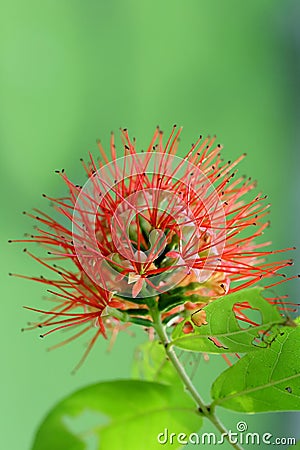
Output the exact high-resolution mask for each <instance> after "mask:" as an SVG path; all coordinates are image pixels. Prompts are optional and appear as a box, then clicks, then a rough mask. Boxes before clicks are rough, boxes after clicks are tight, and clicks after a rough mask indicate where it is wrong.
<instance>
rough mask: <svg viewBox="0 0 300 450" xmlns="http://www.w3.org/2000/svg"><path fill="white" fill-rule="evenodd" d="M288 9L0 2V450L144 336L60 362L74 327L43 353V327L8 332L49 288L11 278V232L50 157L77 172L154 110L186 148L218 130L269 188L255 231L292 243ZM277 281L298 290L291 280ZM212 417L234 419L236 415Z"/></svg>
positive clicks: (49, 171)
mask: <svg viewBox="0 0 300 450" xmlns="http://www.w3.org/2000/svg"><path fill="white" fill-rule="evenodd" d="M299 20H300V11H299V3H298V1H297V0H294V1H290V0H285V1H278V0H252V1H251V2H241V1H239V0H226V1H224V0H210V1H207V0H206V1H203V0H186V1H182V0H181V1H179V0H172V1H170V0H164V1H161V0H152V1H148V0H144V1H139V0H129V1H122V0H111V1H109V2H108V1H104V0H102V1H101V0H87V1H82V0H81V1H80V0H44V1H42V2H40V1H37V0H27V1H26V2H25V1H23V0H10V1H7V0H2V1H1V13H0V45H1V73H0V98H1V107H0V148H1V165H0V182H1V204H2V207H1V211H2V214H1V246H2V247H3V251H2V252H1V255H2V256H1V259H0V263H1V267H2V270H1V277H2V280H1V291H2V292H1V328H0V332H1V370H0V386H1V419H0V429H1V433H0V442H1V448H3V449H7V450H29V449H30V444H31V441H32V438H33V435H34V432H35V429H36V427H37V426H38V424H39V422H40V421H41V419H42V417H43V416H44V415H45V414H46V413H47V411H48V410H49V409H50V408H51V407H52V406H53V405H54V404H55V403H56V402H57V401H58V400H60V399H62V398H63V397H64V396H66V395H67V394H69V393H71V392H72V391H73V390H75V389H77V388H79V387H82V386H84V385H86V384H88V383H91V382H96V381H98V380H108V379H114V378H123V377H127V376H129V375H130V366H131V362H132V354H133V349H134V347H135V346H136V344H137V343H138V342H141V341H142V340H143V339H144V336H143V334H142V333H140V332H138V331H137V330H135V329H134V328H132V332H133V333H134V334H135V337H134V336H131V335H129V334H123V335H122V336H119V338H118V340H117V342H116V344H115V347H114V349H113V351H112V352H110V353H107V351H106V348H107V343H106V342H102V341H101V342H100V341H99V342H98V344H97V346H96V348H95V349H94V350H93V353H92V355H91V356H90V357H89V359H88V360H87V362H86V363H85V364H84V366H83V367H82V368H81V370H80V371H79V372H78V373H77V375H76V376H72V375H71V374H70V372H71V369H72V368H73V367H74V365H75V364H76V362H77V361H78V359H79V357H80V355H81V354H82V352H83V350H84V344H85V341H84V340H83V341H80V342H76V343H73V344H72V345H70V346H66V347H64V348H62V349H59V350H57V351H55V352H49V353H47V352H46V348H47V347H48V346H49V345H51V344H52V343H53V340H52V337H51V336H49V340H48V339H47V340H39V339H38V332H35V331H34V332H28V333H21V332H20V329H21V328H22V327H23V326H24V325H26V322H27V321H30V320H32V318H33V317H32V314H33V313H30V312H28V311H26V310H23V309H22V306H23V305H31V306H36V307H39V306H41V302H42V300H41V298H42V296H43V295H44V294H45V290H44V288H43V286H42V285H38V284H34V283H31V282H29V281H28V282H26V281H25V280H20V279H12V278H10V277H8V276H7V273H8V272H17V273H26V274H29V275H34V274H38V275H39V274H40V272H41V268H40V267H39V266H38V265H37V264H36V263H34V261H32V260H30V258H29V257H28V256H27V255H25V254H23V253H22V248H23V246H22V245H17V244H15V245H10V246H9V245H8V244H7V243H6V242H7V239H11V238H22V236H23V235H24V233H25V232H31V230H32V226H33V223H32V222H31V221H30V219H28V218H26V217H25V216H23V215H22V214H21V212H22V211H23V210H27V211H28V210H30V209H31V208H33V207H39V208H42V209H47V208H48V205H47V201H45V199H43V198H42V197H41V194H42V193H44V192H45V193H47V194H48V195H53V196H55V195H58V196H60V195H62V194H63V193H64V192H65V191H64V186H63V184H62V182H61V181H60V179H59V178H58V177H57V175H55V174H54V170H55V169H61V168H65V170H66V171H67V173H68V175H69V176H70V177H71V178H72V179H74V180H77V179H78V180H79V181H82V180H83V173H82V169H81V165H80V162H79V158H80V157H84V156H85V155H87V152H88V151H92V152H93V153H94V154H96V153H97V149H96V143H95V140H96V138H101V139H102V141H103V143H104V145H105V144H106V145H107V144H108V142H109V134H110V131H111V130H115V131H118V129H119V127H121V126H122V127H127V128H128V129H129V130H130V133H131V136H136V138H137V143H138V146H140V148H143V146H145V145H146V144H147V143H148V141H149V139H150V137H151V135H152V133H153V131H154V128H155V126H156V125H157V124H159V125H160V126H161V127H162V128H163V129H164V130H165V131H166V132H167V131H169V130H170V129H171V126H172V125H173V123H177V124H178V125H183V126H184V132H183V136H182V143H181V144H182V147H181V150H182V152H184V150H185V148H187V147H189V146H190V144H191V142H193V141H194V139H195V138H196V136H198V134H199V133H203V134H215V133H216V134H217V135H218V138H219V141H220V142H221V143H222V144H224V145H225V151H224V153H225V158H227V159H233V158H234V157H237V156H238V155H240V154H241V153H243V152H245V151H246V152H247V153H248V157H247V158H246V161H245V162H243V164H242V165H241V169H240V170H241V171H242V173H245V174H247V175H251V176H252V177H253V178H255V179H257V180H259V185H258V186H259V190H261V191H262V192H264V193H267V194H268V195H269V200H270V202H271V203H272V215H271V219H272V224H271V227H270V228H269V229H268V231H267V239H271V240H272V241H273V245H274V248H284V247H288V246H291V245H295V244H296V243H297V241H298V244H299V225H300V224H299V194H300V192H299V167H300V164H299V162H300V161H299V159H300V157H299V141H300V136H299V125H298V124H299V119H300V108H299V92H300V90H299V75H300V64H299V61H300V58H299V52H300V32H299V28H298V24H299ZM289 256H291V255H289ZM294 256H295V259H296V264H298V270H299V253H297V252H295V255H294ZM296 271H297V268H296ZM278 291H279V292H287V291H288V293H289V294H290V296H291V298H292V299H293V300H294V301H297V299H299V283H298V284H297V282H296V281H292V282H290V283H289V284H288V285H285V286H284V287H283V288H281V290H280V289H279V290H278ZM53 339H54V340H55V338H53ZM221 365H222V363H221V362H220V366H221ZM202 370H203V371H204V376H203V375H202V373H201V371H199V372H198V373H197V377H199V380H198V382H202V381H201V377H202V376H203V379H210V378H211V377H212V375H211V372H212V371H211V370H210V368H209V365H206V366H205V368H204V369H202ZM261 370H263V368H261ZM222 417H223V420H224V422H225V423H226V425H228V426H230V424H232V428H233V429H234V424H236V422H237V421H238V420H242V419H245V417H241V415H239V416H237V415H236V414H233V413H232V414H231V413H229V412H226V411H224V412H223V413H222ZM297 418H298V421H299V416H297V413H292V414H264V415H259V416H256V417H253V416H250V417H247V418H246V421H247V422H248V424H249V430H251V431H258V430H263V431H270V430H271V432H272V430H273V431H274V433H276V435H277V436H297V433H299V427H298V429H297V427H296V424H297ZM208 429H209V428H208V427H206V430H208ZM298 438H299V435H298ZM140 439H141V442H142V444H141V449H144V448H145V449H146V448H147V444H146V442H147V439H149V436H148V437H146V440H145V446H144V444H143V439H145V437H143V436H141V437H140ZM223 448H225V446H223ZM262 448H263V447H262ZM277 448H281V447H280V446H279V447H277ZM282 448H284V447H282ZM41 450H42V449H41ZM66 450H67V449H66Z"/></svg>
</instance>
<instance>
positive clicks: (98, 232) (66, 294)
mask: <svg viewBox="0 0 300 450" xmlns="http://www.w3.org/2000/svg"><path fill="white" fill-rule="evenodd" d="M180 132H181V129H179V130H178V131H176V127H175V126H174V128H173V131H172V133H171V135H170V137H169V138H168V140H167V142H166V143H163V133H162V132H161V131H160V130H159V129H157V130H156V131H155V133H154V136H153V138H152V140H151V142H150V145H149V147H148V149H147V150H146V151H145V152H141V153H137V151H136V149H135V142H134V141H133V142H132V141H131V140H130V139H129V136H128V132H127V130H126V129H125V130H122V139H123V144H124V155H123V157H122V158H119V159H118V158H117V155H116V149H115V144H114V136H113V135H112V137H111V145H110V151H111V157H110V159H111V161H109V159H108V157H107V156H106V153H105V151H104V150H103V148H102V146H101V144H100V142H99V143H98V146H99V150H100V154H101V158H102V161H101V162H100V163H99V165H98V167H97V165H96V163H95V161H94V159H93V157H92V156H91V155H90V161H89V163H88V164H85V163H84V162H83V161H82V163H83V166H84V169H85V171H86V173H87V175H88V182H87V183H86V184H85V186H84V187H82V186H79V185H76V184H74V183H73V182H72V181H70V180H69V179H68V177H67V176H66V174H65V173H64V171H63V170H62V171H61V172H59V174H60V176H61V178H62V179H63V181H64V183H65V184H66V185H67V188H68V191H69V192H68V195H67V196H66V197H63V198H58V199H55V198H50V197H48V196H46V195H44V197H46V198H48V199H49V200H51V202H52V204H53V206H54V208H55V210H56V211H57V212H58V213H59V214H60V215H61V217H62V219H63V220H62V221H58V220H56V219H54V218H52V217H51V216H49V215H48V214H45V213H43V212H41V211H36V212H37V215H35V214H28V215H29V216H30V217H32V218H34V219H35V220H36V221H37V222H38V225H37V227H36V234H34V235H32V236H31V237H30V239H26V240H22V241H21V242H36V243H39V244H42V245H43V246H47V247H48V250H49V251H48V256H47V257H46V258H44V259H41V258H38V257H36V256H34V255H32V254H31V253H29V252H27V253H28V254H29V255H30V256H32V257H33V258H34V259H36V260H37V261H38V262H39V263H40V264H42V265H44V266H45V267H47V268H48V269H49V270H50V271H52V273H53V274H54V277H53V278H52V277H50V276H49V277H47V278H44V277H40V278H37V277H24V278H31V279H33V280H35V281H39V282H41V283H44V284H46V285H47V286H48V287H49V289H48V292H50V293H51V294H53V295H54V298H55V300H56V301H57V306H56V307H55V308H52V309H51V310H50V311H42V310H40V309H34V311H38V312H40V313H43V314H45V319H44V320H43V321H41V322H37V323H35V324H34V325H33V327H40V328H45V327H51V329H50V331H48V332H46V333H44V334H43V335H42V336H46V335H47V334H50V333H52V332H53V331H55V330H58V329H63V328H73V327H74V328H75V327H80V328H79V329H78V331H77V332H76V333H75V334H74V335H73V336H72V337H70V338H69V339H67V340H66V341H64V342H63V343H66V342H69V341H71V340H73V339H75V338H76V337H78V336H80V335H83V334H84V333H85V332H87V331H88V330H90V329H92V328H94V327H96V331H95V334H94V337H93V338H92V340H91V341H90V344H89V347H88V349H87V351H86V354H87V353H88V352H89V350H90V349H91V347H92V346H93V344H94V343H95V341H96V339H97V337H98V336H99V335H100V334H102V335H103V336H106V329H111V330H116V329H118V328H120V327H124V326H126V325H124V324H123V325H122V322H120V321H119V320H118V318H121V316H120V314H121V315H122V314H123V312H126V313H127V317H128V318H129V319H130V320H131V321H135V322H137V323H141V324H144V325H147V321H149V320H150V319H149V317H148V316H147V306H146V304H147V300H146V298H149V297H153V298H158V296H159V295H160V294H162V293H164V292H166V291H170V290H171V289H173V288H174V287H176V286H178V285H179V286H185V287H186V290H185V294H184V296H183V297H182V306H180V307H178V306H177V309H176V310H173V311H171V312H168V314H173V313H174V311H175V312H176V311H177V312H178V314H179V315H180V311H181V310H182V309H183V308H184V303H185V302H186V301H187V300H188V296H189V294H191V293H192V294H193V295H199V296H201V297H207V298H211V297H219V296H222V295H225V294H227V293H231V292H235V291H237V290H239V289H243V288H246V287H248V286H250V285H252V284H254V283H257V282H258V281H260V280H262V279H263V278H269V277H274V276H277V277H280V281H278V283H280V282H281V278H282V277H284V275H283V274H281V273H279V272H278V271H279V270H280V269H282V268H283V267H285V266H287V265H289V264H291V260H283V261H279V262H265V257H266V255H268V254H269V253H272V254H274V253H276V252H274V251H265V250H263V248H264V247H265V246H267V245H269V244H270V243H269V242H266V243H259V244H257V243H255V240H256V238H258V237H259V236H261V235H262V234H263V232H264V230H265V228H266V227H267V226H268V222H265V223H264V222H263V219H264V217H265V216H266V214H267V212H268V211H267V210H268V208H269V205H265V204H264V200H265V197H262V196H260V195H259V196H256V197H255V198H254V199H253V200H251V201H250V202H248V203H244V202H243V200H242V199H243V196H245V194H247V193H248V192H249V191H251V190H252V189H253V188H254V187H255V183H254V182H252V181H251V180H250V179H245V178H244V177H236V170H235V167H236V165H237V164H238V163H239V162H240V161H241V159H243V158H244V156H245V155H242V156H241V157H240V158H239V159H237V160H236V161H234V162H231V161H228V162H225V163H224V162H223V160H222V159H221V156H220V151H221V146H220V145H215V138H206V139H203V138H202V137H201V136H200V138H199V139H198V140H197V142H196V143H195V144H194V145H192V147H191V149H190V150H189V151H188V152H187V154H186V156H185V157H184V158H179V157H178V156H176V151H177V145H178V138H179V134H180ZM66 222H68V223H69V224H68V225H66ZM72 227H73V228H72ZM287 250H289V249H287ZM57 260H59V261H61V263H59V264H57V262H55V263H54V261H57ZM68 260H69V262H71V263H72V268H69V266H70V265H69V264H68V265H65V266H64V263H65V262H66V261H68ZM61 264H62V265H61ZM274 284H277V283H276V282H275V283H274V282H273V284H272V285H274ZM190 304H191V303H190ZM190 304H189V305H190ZM189 307H190V306H187V308H189ZM29 309H33V308H29ZM113 311H114V312H113ZM112 312H113V313H112ZM179 320H180V317H179ZM199 320H200V321H203V323H204V322H205V317H204V316H203V317H202V316H201V317H200V316H199ZM245 320H246V319H245ZM86 354H85V355H86Z"/></svg>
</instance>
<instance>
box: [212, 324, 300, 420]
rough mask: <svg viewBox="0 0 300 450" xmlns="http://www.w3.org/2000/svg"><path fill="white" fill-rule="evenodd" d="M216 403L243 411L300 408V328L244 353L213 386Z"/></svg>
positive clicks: (288, 329) (286, 332)
mask: <svg viewBox="0 0 300 450" xmlns="http://www.w3.org/2000/svg"><path fill="white" fill-rule="evenodd" d="M212 397H213V399H214V402H213V404H214V405H220V406H223V407H224V408H228V409H233V410H235V411H242V412H263V411H289V410H299V409H300V327H299V326H297V327H296V328H288V327H286V328H285V329H284V331H282V333H280V335H278V336H277V337H276V339H275V341H274V342H272V344H271V345H270V347H269V348H266V349H261V350H259V351H257V352H252V353H249V354H247V355H246V356H244V357H243V358H242V359H240V361H238V362H237V363H236V364H235V365H234V366H232V367H230V368H229V369H227V370H225V372H223V373H222V374H221V375H220V376H219V377H218V378H217V380H216V381H215V382H214V384H213V386H212Z"/></svg>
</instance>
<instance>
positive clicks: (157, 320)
mask: <svg viewBox="0 0 300 450" xmlns="http://www.w3.org/2000/svg"><path fill="white" fill-rule="evenodd" d="M150 313H151V316H152V319H153V325H154V328H155V330H156V332H157V335H158V337H159V339H160V340H161V342H162V344H163V346H164V348H165V352H166V355H167V357H168V359H169V360H170V361H171V363H172V364H173V366H174V368H175V370H176V372H177V374H178V376H179V378H180V379H181V381H182V382H183V384H184V386H185V388H186V390H187V391H188V392H189V393H190V395H191V397H192V398H193V400H194V401H195V403H196V405H197V407H198V409H199V411H200V412H201V413H202V414H204V416H205V417H206V418H207V419H208V420H209V421H210V422H211V423H213V425H214V426H215V427H216V428H217V429H218V430H219V431H220V433H221V434H223V435H224V437H225V438H226V439H227V441H228V442H229V443H230V445H231V446H232V447H233V448H235V449H237V450H242V447H240V446H239V445H238V444H234V443H232V442H231V441H230V438H229V435H228V432H227V430H226V428H225V427H224V425H223V424H222V423H221V422H220V421H219V419H218V418H217V416H216V415H215V413H214V411H212V410H210V408H209V407H208V406H207V405H205V403H204V400H203V399H202V397H201V395H200V394H199V392H198V391H197V389H196V388H195V386H194V385H193V382H192V380H191V379H190V377H189V376H188V374H187V373H186V371H185V369H184V367H183V365H182V364H181V362H180V360H179V358H178V356H177V355H176V353H175V350H174V349H173V347H172V346H170V345H169V344H170V341H169V337H168V335H167V332H166V330H165V327H164V325H163V323H162V321H161V315H160V311H158V308H157V306H156V305H155V306H153V307H152V308H150Z"/></svg>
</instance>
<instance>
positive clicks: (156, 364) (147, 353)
mask: <svg viewBox="0 0 300 450" xmlns="http://www.w3.org/2000/svg"><path fill="white" fill-rule="evenodd" d="M132 376H133V378H141V379H143V380H147V381H157V382H160V383H166V384H171V385H174V384H175V383H180V384H181V381H180V379H179V378H178V375H177V372H176V370H175V369H174V367H173V366H172V364H171V363H170V361H169V360H168V359H167V358H166V353H165V350H164V347H163V345H161V344H160V343H159V342H158V341H146V342H145V343H143V344H141V345H139V346H138V347H137V349H136V351H135V354H134V362H133V367H132Z"/></svg>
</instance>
